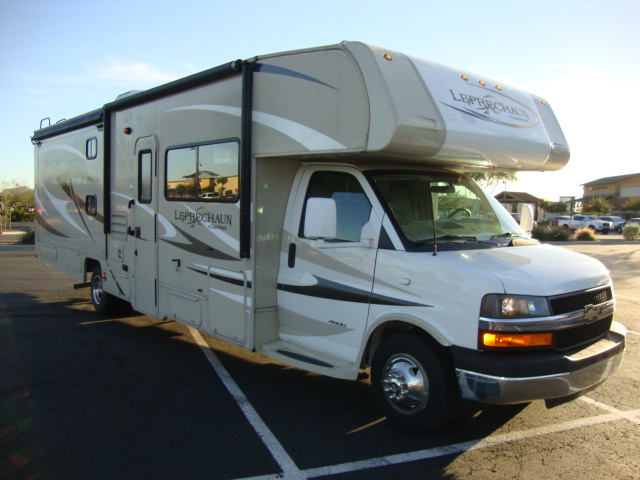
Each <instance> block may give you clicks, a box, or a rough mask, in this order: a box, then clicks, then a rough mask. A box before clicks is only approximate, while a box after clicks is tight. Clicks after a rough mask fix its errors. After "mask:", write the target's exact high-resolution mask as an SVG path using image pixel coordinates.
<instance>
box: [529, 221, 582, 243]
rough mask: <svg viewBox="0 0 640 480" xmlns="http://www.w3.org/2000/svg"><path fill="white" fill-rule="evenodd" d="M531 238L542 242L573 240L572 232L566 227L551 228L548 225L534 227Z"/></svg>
mask: <svg viewBox="0 0 640 480" xmlns="http://www.w3.org/2000/svg"><path fill="white" fill-rule="evenodd" d="M531 236H532V237H533V238H535V239H536V240H540V241H541V242H568V241H569V240H572V239H573V234H572V233H571V230H569V229H567V228H564V227H551V226H549V225H546V224H543V225H536V226H535V227H533V229H532V230H531Z"/></svg>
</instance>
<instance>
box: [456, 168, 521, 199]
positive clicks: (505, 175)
mask: <svg viewBox="0 0 640 480" xmlns="http://www.w3.org/2000/svg"><path fill="white" fill-rule="evenodd" d="M468 175H469V176H470V177H471V178H473V179H474V180H475V181H476V182H478V183H479V184H480V186H481V187H482V188H484V189H485V190H486V189H488V188H489V187H491V193H492V194H493V191H494V190H495V189H496V187H497V186H498V185H500V184H501V183H504V182H517V181H518V174H517V173H516V172H470V173H469V174H468Z"/></svg>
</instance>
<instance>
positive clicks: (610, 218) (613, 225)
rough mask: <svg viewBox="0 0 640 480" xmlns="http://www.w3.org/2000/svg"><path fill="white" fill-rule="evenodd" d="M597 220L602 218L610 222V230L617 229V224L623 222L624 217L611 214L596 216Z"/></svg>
mask: <svg viewBox="0 0 640 480" xmlns="http://www.w3.org/2000/svg"><path fill="white" fill-rule="evenodd" d="M598 220H602V221H603V222H609V223H610V224H611V230H617V229H618V225H620V224H621V223H624V218H622V217H616V216H612V215H608V216H604V217H598Z"/></svg>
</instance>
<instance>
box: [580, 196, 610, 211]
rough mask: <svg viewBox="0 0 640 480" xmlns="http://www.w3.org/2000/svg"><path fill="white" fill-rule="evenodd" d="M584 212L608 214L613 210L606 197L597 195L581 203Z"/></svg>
mask: <svg viewBox="0 0 640 480" xmlns="http://www.w3.org/2000/svg"><path fill="white" fill-rule="evenodd" d="M582 210H583V211H584V212H590V213H595V214H596V215H608V214H609V213H611V211H612V210H613V205H611V202H610V201H609V200H607V199H606V198H602V197H597V198H594V199H593V200H587V201H586V202H584V203H583V204H582Z"/></svg>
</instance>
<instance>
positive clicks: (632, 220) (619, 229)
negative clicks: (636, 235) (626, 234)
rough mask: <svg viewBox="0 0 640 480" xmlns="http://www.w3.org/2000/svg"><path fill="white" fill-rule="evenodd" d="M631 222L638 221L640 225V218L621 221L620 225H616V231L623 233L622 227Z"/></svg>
mask: <svg viewBox="0 0 640 480" xmlns="http://www.w3.org/2000/svg"><path fill="white" fill-rule="evenodd" d="M630 223H637V224H638V225H640V218H631V219H629V220H627V221H626V222H622V223H619V224H618V226H617V227H616V232H618V233H622V229H623V228H624V227H626V226H627V225H629V224H630Z"/></svg>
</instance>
